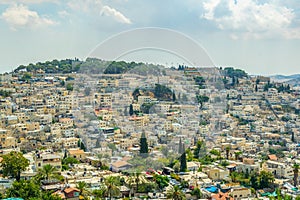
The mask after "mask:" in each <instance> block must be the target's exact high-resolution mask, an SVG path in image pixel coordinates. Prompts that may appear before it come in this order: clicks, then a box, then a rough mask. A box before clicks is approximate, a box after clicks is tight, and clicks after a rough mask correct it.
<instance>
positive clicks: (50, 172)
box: [38, 164, 57, 180]
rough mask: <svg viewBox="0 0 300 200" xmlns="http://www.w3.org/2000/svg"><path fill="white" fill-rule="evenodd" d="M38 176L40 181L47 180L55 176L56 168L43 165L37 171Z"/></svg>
mask: <svg viewBox="0 0 300 200" xmlns="http://www.w3.org/2000/svg"><path fill="white" fill-rule="evenodd" d="M38 175H39V176H40V177H41V179H46V180H49V179H50V178H53V177H56V176H57V168H55V167H53V166H52V165H50V164H47V165H44V166H43V167H42V168H41V169H39V172H38Z"/></svg>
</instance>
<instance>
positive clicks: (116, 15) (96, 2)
mask: <svg viewBox="0 0 300 200" xmlns="http://www.w3.org/2000/svg"><path fill="white" fill-rule="evenodd" d="M68 6H69V7H70V8H71V9H73V10H76V11H82V12H84V13H87V14H91V15H94V16H97V15H99V11H100V15H102V16H103V15H104V16H108V17H111V18H113V19H114V20H116V21H117V22H120V23H124V24H131V20H130V19H129V18H127V17H126V16H125V15H124V14H122V13H121V12H120V11H118V10H116V9H115V8H112V7H109V6H107V5H106V6H104V5H103V4H102V1H101V0H85V1H83V0H72V1H69V2H68Z"/></svg>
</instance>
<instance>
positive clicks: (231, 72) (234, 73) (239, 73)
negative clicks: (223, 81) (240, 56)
mask: <svg viewBox="0 0 300 200" xmlns="http://www.w3.org/2000/svg"><path fill="white" fill-rule="evenodd" d="M224 73H225V75H226V76H228V77H230V78H233V77H235V78H243V77H248V74H247V73H246V72H245V71H244V70H241V69H234V68H233V67H226V68H224Z"/></svg>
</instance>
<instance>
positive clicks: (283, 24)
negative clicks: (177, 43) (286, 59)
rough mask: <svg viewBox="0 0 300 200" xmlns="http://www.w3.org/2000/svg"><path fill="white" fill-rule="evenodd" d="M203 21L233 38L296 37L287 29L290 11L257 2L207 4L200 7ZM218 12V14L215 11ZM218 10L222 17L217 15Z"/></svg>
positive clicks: (211, 1)
mask: <svg viewBox="0 0 300 200" xmlns="http://www.w3.org/2000/svg"><path fill="white" fill-rule="evenodd" d="M203 8H204V10H205V13H204V14H203V18H205V19H207V20H210V21H213V22H215V23H216V24H217V26H218V28H219V29H222V30H229V31H233V32H234V33H233V34H234V35H235V37H234V38H235V39H236V37H238V36H237V35H240V37H243V38H249V37H250V38H251V37H252V38H262V37H276V36H281V37H282V36H283V37H285V38H291V37H295V35H299V34H296V33H294V34H293V36H291V34H290V33H289V32H290V31H292V32H297V31H296V30H292V28H290V26H291V24H292V22H293V20H294V18H295V13H294V11H293V9H290V8H287V7H285V6H282V5H279V4H275V3H274V2H273V3H271V2H267V3H258V1H256V0H242V1H241V0H208V1H206V2H204V3H203ZM218 9H219V10H218ZM220 10H221V15H218V14H219V13H218V12H217V11H219V12H220Z"/></svg>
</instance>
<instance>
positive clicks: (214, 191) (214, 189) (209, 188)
mask: <svg viewBox="0 0 300 200" xmlns="http://www.w3.org/2000/svg"><path fill="white" fill-rule="evenodd" d="M205 189H206V190H207V191H209V192H212V193H217V192H218V188H217V187H215V186H209V187H206V188H205Z"/></svg>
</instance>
